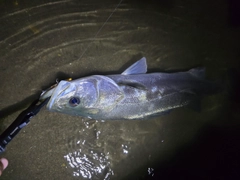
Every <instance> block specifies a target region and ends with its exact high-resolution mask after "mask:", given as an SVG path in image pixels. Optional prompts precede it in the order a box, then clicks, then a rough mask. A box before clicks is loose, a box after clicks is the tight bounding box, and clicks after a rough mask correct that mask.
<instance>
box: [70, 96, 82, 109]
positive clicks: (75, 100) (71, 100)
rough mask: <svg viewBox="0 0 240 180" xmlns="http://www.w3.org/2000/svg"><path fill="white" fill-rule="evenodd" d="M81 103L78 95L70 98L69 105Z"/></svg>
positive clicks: (73, 105)
mask: <svg viewBox="0 0 240 180" xmlns="http://www.w3.org/2000/svg"><path fill="white" fill-rule="evenodd" d="M79 104H80V99H79V98H78V97H71V98H70V100H69V105H70V106H72V107H75V106H77V105H79Z"/></svg>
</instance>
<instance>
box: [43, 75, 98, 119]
mask: <svg viewBox="0 0 240 180" xmlns="http://www.w3.org/2000/svg"><path fill="white" fill-rule="evenodd" d="M97 100H98V90H97V88H96V82H95V81H94V80H87V79H85V78H84V79H78V80H75V81H60V83H59V84H58V85H57V87H55V89H54V91H53V93H52V96H51V98H50V100H49V102H48V104H47V108H48V109H49V110H50V111H57V112H62V113H66V114H75V115H84V113H85V112H86V110H89V109H91V108H93V107H94V105H95V104H96V103H97Z"/></svg>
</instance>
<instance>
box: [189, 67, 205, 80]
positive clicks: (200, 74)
mask: <svg viewBox="0 0 240 180" xmlns="http://www.w3.org/2000/svg"><path fill="white" fill-rule="evenodd" d="M188 72H189V73H191V74H192V75H193V76H196V77H197V78H199V79H205V68H204V67H199V68H193V69H190V70H189V71H188Z"/></svg>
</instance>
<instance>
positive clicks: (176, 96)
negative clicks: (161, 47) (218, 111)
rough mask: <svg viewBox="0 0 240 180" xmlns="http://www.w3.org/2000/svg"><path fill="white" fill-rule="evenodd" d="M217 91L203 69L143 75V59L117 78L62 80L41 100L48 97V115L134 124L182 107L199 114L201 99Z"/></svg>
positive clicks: (144, 60) (144, 69) (113, 76)
mask: <svg viewBox="0 0 240 180" xmlns="http://www.w3.org/2000/svg"><path fill="white" fill-rule="evenodd" d="M218 88H219V87H218V86H217V85H216V84H215V83H213V82H211V81H208V80H205V68H202V67H200V68H192V69H190V70H188V71H180V72H174V73H169V72H155V73H147V62H146V58H145V57H143V58H141V59H140V60H139V61H137V62H135V63H134V64H133V65H131V66H130V67H128V68H127V69H126V70H125V71H124V72H123V73H121V74H113V75H92V76H88V77H82V78H79V79H75V80H71V81H66V80H62V81H60V82H59V83H58V84H57V85H56V86H54V87H53V88H52V89H50V90H49V91H46V92H44V93H42V95H41V99H46V98H47V97H50V96H51V97H50V100H49V102H48V104H47V109H48V110H49V111H54V112H60V113H65V114H69V115H74V116H81V117H86V118H90V119H96V120H136V119H147V118H149V117H151V116H156V115H163V114H166V113H169V112H170V111H172V110H173V109H176V108H180V107H185V106H191V107H192V109H194V110H199V107H200V106H201V105H200V100H201V98H202V97H203V96H204V95H210V94H213V93H215V92H216V91H217V90H218Z"/></svg>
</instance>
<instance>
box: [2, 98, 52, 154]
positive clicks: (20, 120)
mask: <svg viewBox="0 0 240 180" xmlns="http://www.w3.org/2000/svg"><path fill="white" fill-rule="evenodd" d="M49 99H50V97H48V98H46V99H45V100H44V101H42V102H40V101H39V99H37V100H35V101H33V102H32V104H31V105H30V106H29V107H28V108H27V109H25V110H24V111H22V112H21V113H20V114H19V115H18V117H17V118H16V119H15V121H13V122H12V124H11V125H10V126H9V127H8V128H7V129H6V130H5V131H4V132H3V133H2V134H1V135H0V154H1V153H3V152H4V151H5V148H6V146H7V145H8V143H9V142H11V141H12V140H13V138H14V137H15V136H16V135H17V134H18V133H19V132H20V130H21V129H22V128H23V127H25V126H26V125H28V123H29V122H30V120H31V119H32V117H33V116H36V115H37V114H38V113H39V111H40V110H41V109H42V108H43V106H45V105H46V104H47V103H48V101H49Z"/></svg>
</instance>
